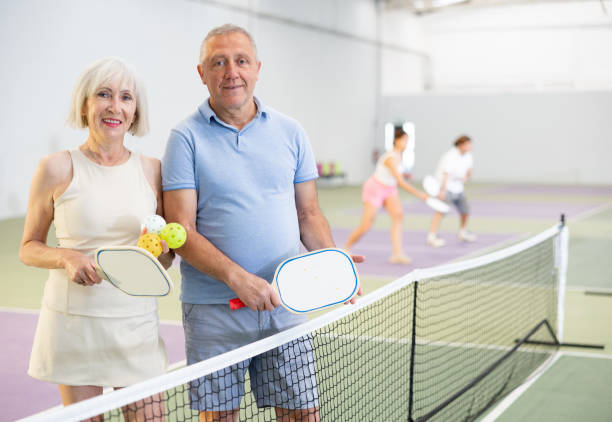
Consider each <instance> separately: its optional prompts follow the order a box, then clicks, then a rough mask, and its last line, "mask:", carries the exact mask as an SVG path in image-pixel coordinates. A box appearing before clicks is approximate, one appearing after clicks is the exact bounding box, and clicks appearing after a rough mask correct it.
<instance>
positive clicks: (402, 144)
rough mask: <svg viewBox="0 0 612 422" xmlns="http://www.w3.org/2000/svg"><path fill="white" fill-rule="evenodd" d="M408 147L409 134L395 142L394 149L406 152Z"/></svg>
mask: <svg viewBox="0 0 612 422" xmlns="http://www.w3.org/2000/svg"><path fill="white" fill-rule="evenodd" d="M406 145H408V134H403V135H402V136H400V137H399V138H397V139H396V140H395V145H394V147H395V148H396V149H399V150H400V151H404V150H405V149H406Z"/></svg>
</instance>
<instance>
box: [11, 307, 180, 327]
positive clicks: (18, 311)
mask: <svg viewBox="0 0 612 422" xmlns="http://www.w3.org/2000/svg"><path fill="white" fill-rule="evenodd" d="M0 312H6V313H10V312H12V313H15V314H26V315H40V308H39V309H32V308H20V307H14V308H13V307H10V306H0ZM159 323H160V324H166V325H172V326H181V327H182V326H183V323H182V322H181V321H180V320H172V319H159Z"/></svg>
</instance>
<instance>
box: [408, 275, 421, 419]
mask: <svg viewBox="0 0 612 422" xmlns="http://www.w3.org/2000/svg"><path fill="white" fill-rule="evenodd" d="M418 288H419V282H418V281H416V280H415V281H414V292H413V294H412V330H411V331H412V333H411V339H410V381H409V386H408V421H410V422H414V418H413V417H412V408H413V405H414V348H415V346H416V309H417V290H418Z"/></svg>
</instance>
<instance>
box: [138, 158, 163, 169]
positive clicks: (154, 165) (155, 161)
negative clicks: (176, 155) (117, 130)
mask: <svg viewBox="0 0 612 422" xmlns="http://www.w3.org/2000/svg"><path fill="white" fill-rule="evenodd" d="M140 162H141V163H142V166H143V167H144V169H145V170H152V171H157V170H158V169H160V168H161V161H160V160H159V158H155V157H149V156H147V155H144V154H140Z"/></svg>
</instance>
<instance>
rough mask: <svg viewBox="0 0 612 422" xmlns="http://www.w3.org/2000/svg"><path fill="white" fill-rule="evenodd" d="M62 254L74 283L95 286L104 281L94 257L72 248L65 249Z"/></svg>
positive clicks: (64, 263) (65, 267)
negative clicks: (97, 270)
mask: <svg viewBox="0 0 612 422" xmlns="http://www.w3.org/2000/svg"><path fill="white" fill-rule="evenodd" d="M62 255H63V257H62V262H63V267H64V269H65V270H66V274H68V278H69V279H70V281H72V282H73V283H76V284H80V285H81V286H93V285H94V284H99V283H100V282H101V281H102V279H101V278H100V276H99V275H98V273H97V272H96V263H95V262H94V260H93V258H91V257H88V256H87V255H85V254H83V253H81V252H78V251H75V250H72V249H65V250H63V251H62Z"/></svg>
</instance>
